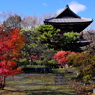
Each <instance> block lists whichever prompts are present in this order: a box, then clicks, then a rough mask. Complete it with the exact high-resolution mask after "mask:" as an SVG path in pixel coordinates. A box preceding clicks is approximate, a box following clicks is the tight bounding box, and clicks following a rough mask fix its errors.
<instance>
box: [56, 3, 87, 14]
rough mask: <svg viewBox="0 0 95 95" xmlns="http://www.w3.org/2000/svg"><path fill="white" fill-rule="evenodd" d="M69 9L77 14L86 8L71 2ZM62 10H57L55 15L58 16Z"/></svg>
mask: <svg viewBox="0 0 95 95" xmlns="http://www.w3.org/2000/svg"><path fill="white" fill-rule="evenodd" d="M69 7H70V9H71V10H72V11H73V12H75V13H78V12H81V11H85V10H86V6H85V5H83V4H79V3H78V2H75V1H72V2H71V3H70V4H69ZM63 9H64V8H61V9H58V10H57V14H59V13H60V12H62V11H63Z"/></svg>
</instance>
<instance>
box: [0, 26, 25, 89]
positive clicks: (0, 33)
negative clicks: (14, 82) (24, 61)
mask: <svg viewBox="0 0 95 95" xmlns="http://www.w3.org/2000/svg"><path fill="white" fill-rule="evenodd" d="M24 44H25V43H24V37H23V35H22V34H21V33H20V30H19V29H16V28H15V29H10V30H7V31H6V30H4V27H2V26H1V27H0V82H1V83H0V88H1V89H3V88H4V86H5V85H6V84H5V79H6V77H7V76H13V75H15V74H19V73H20V72H21V68H20V67H17V63H16V61H17V58H18V57H19V56H20V54H19V51H20V50H21V49H22V47H23V46H24Z"/></svg>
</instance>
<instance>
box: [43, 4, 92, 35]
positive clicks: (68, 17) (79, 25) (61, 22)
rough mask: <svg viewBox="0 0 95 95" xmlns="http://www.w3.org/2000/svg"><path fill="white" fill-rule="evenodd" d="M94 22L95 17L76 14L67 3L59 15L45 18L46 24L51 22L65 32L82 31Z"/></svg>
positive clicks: (61, 31)
mask: <svg viewBox="0 0 95 95" xmlns="http://www.w3.org/2000/svg"><path fill="white" fill-rule="evenodd" d="M92 22H93V19H87V18H82V17H80V16H78V15H77V14H75V13H74V12H73V11H72V10H71V9H70V8H69V6H68V5H67V6H66V7H65V8H64V10H63V11H62V12H61V13H59V14H58V15H56V16H54V17H52V18H49V19H45V20H44V23H45V24H51V25H53V26H54V27H55V28H57V29H60V33H62V34H63V33H64V32H70V31H74V32H78V33H79V32H81V31H83V30H84V29H85V28H86V27H87V26H89V25H90V24H91V23H92Z"/></svg>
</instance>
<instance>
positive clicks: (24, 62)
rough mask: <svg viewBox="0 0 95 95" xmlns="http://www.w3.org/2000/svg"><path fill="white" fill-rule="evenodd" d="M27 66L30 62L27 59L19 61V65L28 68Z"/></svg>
mask: <svg viewBox="0 0 95 95" xmlns="http://www.w3.org/2000/svg"><path fill="white" fill-rule="evenodd" d="M27 64H29V61H28V60H27V59H26V58H23V59H20V60H19V65H20V66H22V67H24V66H26V65H27Z"/></svg>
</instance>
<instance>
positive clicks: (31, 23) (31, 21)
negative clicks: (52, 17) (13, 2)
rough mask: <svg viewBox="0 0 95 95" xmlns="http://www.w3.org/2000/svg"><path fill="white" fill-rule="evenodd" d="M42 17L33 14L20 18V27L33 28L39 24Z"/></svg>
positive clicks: (24, 28)
mask: <svg viewBox="0 0 95 95" xmlns="http://www.w3.org/2000/svg"><path fill="white" fill-rule="evenodd" d="M41 22H42V19H41V18H40V17H37V16H36V15H34V16H26V17H24V18H23V20H22V28H23V30H34V29H35V28H37V27H38V26H39V25H41Z"/></svg>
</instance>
